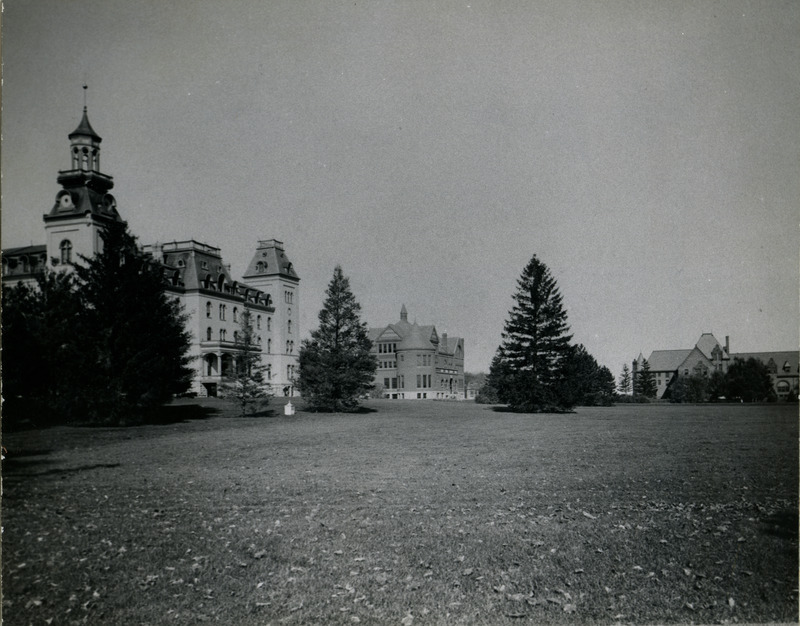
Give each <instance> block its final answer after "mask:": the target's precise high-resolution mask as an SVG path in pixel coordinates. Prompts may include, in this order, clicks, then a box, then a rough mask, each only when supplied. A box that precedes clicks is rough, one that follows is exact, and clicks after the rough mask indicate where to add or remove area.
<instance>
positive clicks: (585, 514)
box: [583, 511, 597, 519]
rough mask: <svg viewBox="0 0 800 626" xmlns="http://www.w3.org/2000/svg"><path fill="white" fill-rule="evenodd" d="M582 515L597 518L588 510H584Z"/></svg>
mask: <svg viewBox="0 0 800 626" xmlns="http://www.w3.org/2000/svg"><path fill="white" fill-rule="evenodd" d="M583 516H584V517H588V518H589V519H597V517H595V516H594V515H592V514H591V513H589V512H588V511H584V512H583Z"/></svg>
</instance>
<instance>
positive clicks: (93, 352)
mask: <svg viewBox="0 0 800 626" xmlns="http://www.w3.org/2000/svg"><path fill="white" fill-rule="evenodd" d="M102 238H103V250H102V252H100V253H98V254H96V255H95V256H94V257H92V258H91V259H83V260H84V263H85V264H78V265H76V266H75V273H76V276H77V281H78V294H79V296H80V298H81V303H82V306H83V328H84V329H87V332H86V333H85V335H84V336H82V337H81V342H82V344H83V346H84V349H85V352H84V354H85V357H86V358H85V361H86V363H85V364H84V369H83V370H82V377H83V384H82V388H81V389H80V390H76V392H75V393H76V394H77V395H76V401H79V402H80V403H81V405H82V406H81V410H82V411H83V412H84V414H85V416H86V418H87V419H88V420H90V421H93V422H96V423H109V424H119V423H131V422H136V421H140V420H142V419H143V418H144V417H145V416H146V415H147V413H148V412H149V411H151V410H152V409H155V408H156V407H158V406H159V405H161V404H163V403H164V402H166V401H168V400H169V399H170V398H171V397H172V396H173V395H174V394H176V393H180V392H183V391H185V390H186V389H188V387H189V384H190V381H191V377H192V370H191V368H190V367H189V363H190V360H191V359H190V357H189V356H188V351H189V346H190V339H189V335H188V333H187V331H186V330H185V319H186V318H185V315H184V314H183V312H182V310H181V306H180V304H179V303H178V302H177V301H176V300H174V299H173V298H170V297H169V296H168V295H167V294H166V292H165V291H164V284H163V281H162V274H161V268H160V266H159V265H158V264H157V263H156V262H155V261H154V260H153V259H152V258H151V257H149V256H147V255H145V254H144V253H143V252H142V251H141V250H139V248H138V247H137V245H136V239H135V238H134V236H133V235H131V234H130V232H129V231H128V229H127V225H126V224H124V223H112V224H110V225H109V226H108V227H107V229H106V230H105V231H104V232H103V233H102Z"/></svg>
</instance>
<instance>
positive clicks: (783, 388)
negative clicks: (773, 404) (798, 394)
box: [778, 380, 789, 395]
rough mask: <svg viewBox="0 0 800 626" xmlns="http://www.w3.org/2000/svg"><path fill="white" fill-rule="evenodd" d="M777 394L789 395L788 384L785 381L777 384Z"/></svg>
mask: <svg viewBox="0 0 800 626" xmlns="http://www.w3.org/2000/svg"><path fill="white" fill-rule="evenodd" d="M778 393H779V394H781V395H783V394H785V393H789V383H788V382H787V381H785V380H782V381H780V382H779V383H778Z"/></svg>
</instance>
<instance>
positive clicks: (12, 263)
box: [2, 107, 300, 396]
mask: <svg viewBox="0 0 800 626" xmlns="http://www.w3.org/2000/svg"><path fill="white" fill-rule="evenodd" d="M69 140H70V160H71V165H70V168H69V169H67V170H63V171H60V172H59V174H58V178H57V182H58V184H59V185H60V186H61V189H60V190H59V191H58V192H57V193H56V198H55V203H54V204H53V206H52V208H51V209H50V211H49V212H48V213H45V214H44V218H43V219H44V231H45V242H46V243H44V244H41V245H31V246H25V247H21V248H8V249H6V250H3V270H2V271H3V276H2V280H3V284H4V285H14V284H16V283H19V282H33V281H35V280H36V276H37V275H38V274H40V273H41V272H43V271H44V270H45V269H46V268H47V267H48V266H49V267H51V268H52V269H54V270H56V271H70V270H71V268H72V266H73V264H74V263H76V262H79V260H80V258H81V257H82V256H83V257H92V256H94V255H95V254H96V253H97V252H99V251H101V250H102V245H103V242H102V238H101V233H102V232H103V229H104V228H106V227H107V226H108V224H110V223H112V222H122V221H123V220H122V218H121V216H120V214H119V212H118V210H117V202H116V199H115V198H114V196H113V195H111V193H110V191H111V189H112V188H113V186H114V181H113V178H112V177H111V176H109V175H107V174H103V173H102V172H101V171H100V142H101V141H102V139H101V138H100V136H99V135H98V134H97V133H96V132H95V131H94V129H93V128H92V126H91V124H90V123H89V118H88V115H87V112H86V107H84V110H83V117H82V118H81V121H80V124H79V125H78V127H77V128H76V129H75V130H74V131H73V132H72V133H70V134H69ZM143 249H144V250H145V251H146V252H148V253H150V254H152V255H153V257H154V258H155V259H156V260H158V261H159V262H160V263H161V264H162V268H163V271H164V277H165V281H166V285H167V286H166V290H167V292H168V293H169V294H171V295H172V296H173V297H175V298H177V299H178V300H179V301H180V302H181V303H182V304H183V307H184V312H185V313H186V314H187V316H188V321H187V330H188V331H189V334H190V336H191V347H190V355H191V356H193V357H195V359H194V361H193V365H194V368H195V376H194V379H193V381H192V391H193V392H194V393H197V394H198V395H202V396H206V395H212V396H213V395H216V394H217V392H218V387H219V385H220V383H221V382H222V381H223V380H224V378H225V376H226V375H227V374H228V372H229V371H230V369H231V368H232V366H233V363H234V361H235V358H236V354H237V346H236V337H237V333H238V332H239V328H240V319H241V314H242V312H243V311H245V310H250V311H251V313H252V319H253V321H254V322H253V323H254V327H255V333H256V337H257V344H258V347H259V348H258V349H259V350H260V353H261V361H262V363H263V364H264V365H265V366H266V368H267V374H268V378H269V381H268V382H269V386H270V387H271V389H272V391H273V392H274V393H276V394H277V395H294V392H295V391H294V380H295V376H296V374H297V364H298V359H297V351H298V349H299V347H300V345H299V344H300V342H299V328H298V320H299V319H300V316H299V307H300V295H299V282H300V278H299V277H298V275H297V272H296V271H295V269H294V266H293V265H292V263H291V262H290V261H289V258H288V257H287V256H286V252H285V250H284V246H283V243H282V242H280V241H278V240H276V239H268V240H263V241H259V242H258V244H257V246H256V250H255V252H254V254H253V258H252V260H251V261H250V264H249V265H248V267H247V270H246V271H245V274H244V276H243V277H242V279H241V280H235V279H234V278H233V277H232V276H231V273H230V269H229V266H227V265H226V264H225V263H224V261H223V258H222V254H221V252H220V249H219V248H216V247H214V246H209V245H207V244H205V243H199V242H197V241H193V240H187V241H174V242H171V243H164V244H153V245H148V246H144V247H143Z"/></svg>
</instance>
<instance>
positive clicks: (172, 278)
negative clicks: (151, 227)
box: [144, 239, 273, 307]
mask: <svg viewBox="0 0 800 626" xmlns="http://www.w3.org/2000/svg"><path fill="white" fill-rule="evenodd" d="M144 249H145V251H146V252H148V253H150V254H152V255H153V256H154V257H156V258H157V259H158V260H159V261H160V262H161V263H162V265H163V267H164V272H165V278H166V279H167V282H168V283H169V284H170V285H171V286H173V287H178V288H181V289H183V290H185V291H191V290H205V291H209V292H218V293H219V294H221V295H227V296H230V297H232V298H240V299H243V300H244V301H245V302H251V303H253V304H257V305H261V306H264V307H272V304H273V303H272V298H271V296H270V295H269V294H267V293H265V292H263V291H261V290H260V289H255V288H253V287H250V286H248V285H245V284H243V283H240V282H238V281H235V280H233V278H231V274H230V269H229V267H228V266H227V265H226V264H225V263H224V262H223V260H222V255H221V253H220V249H219V248H216V247H214V246H210V245H208V244H205V243H200V242H198V241H194V240H193V239H191V240H188V241H173V242H170V243H165V244H154V245H151V246H145V247H144Z"/></svg>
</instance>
